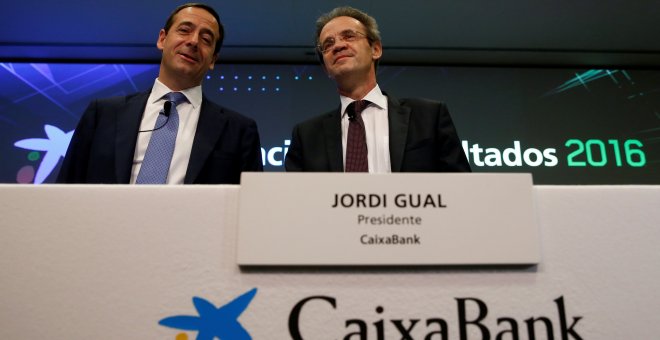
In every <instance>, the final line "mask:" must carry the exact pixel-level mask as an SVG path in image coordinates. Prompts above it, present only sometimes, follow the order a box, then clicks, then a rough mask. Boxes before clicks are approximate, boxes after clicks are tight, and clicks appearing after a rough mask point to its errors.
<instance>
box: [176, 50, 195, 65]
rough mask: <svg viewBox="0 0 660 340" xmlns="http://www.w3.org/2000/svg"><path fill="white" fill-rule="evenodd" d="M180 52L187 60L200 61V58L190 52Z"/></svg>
mask: <svg viewBox="0 0 660 340" xmlns="http://www.w3.org/2000/svg"><path fill="white" fill-rule="evenodd" d="M178 54H179V55H180V56H182V57H183V59H186V60H187V61H189V62H195V63H196V62H199V60H198V59H197V58H196V57H194V56H192V55H190V54H186V53H183V52H179V53H178Z"/></svg>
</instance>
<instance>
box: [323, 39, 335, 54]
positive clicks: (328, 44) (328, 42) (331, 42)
mask: <svg viewBox="0 0 660 340" xmlns="http://www.w3.org/2000/svg"><path fill="white" fill-rule="evenodd" d="M334 44H335V41H334V40H326V41H325V42H324V43H323V50H324V51H325V50H327V49H329V48H330V47H332V45H334Z"/></svg>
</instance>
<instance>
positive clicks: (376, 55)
mask: <svg viewBox="0 0 660 340" xmlns="http://www.w3.org/2000/svg"><path fill="white" fill-rule="evenodd" d="M382 56H383V44H382V43H381V42H380V41H374V42H373V43H372V44H371V59H373V60H378V59H380V57H382Z"/></svg>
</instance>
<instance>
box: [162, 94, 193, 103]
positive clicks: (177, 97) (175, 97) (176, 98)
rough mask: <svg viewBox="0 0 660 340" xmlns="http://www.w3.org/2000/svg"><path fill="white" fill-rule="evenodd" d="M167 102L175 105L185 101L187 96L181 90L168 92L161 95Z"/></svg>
mask: <svg viewBox="0 0 660 340" xmlns="http://www.w3.org/2000/svg"><path fill="white" fill-rule="evenodd" d="M163 98H165V100H167V101H168V102H173V103H174V106H177V105H179V104H181V103H183V102H187V101H188V98H186V96H185V95H184V94H183V93H181V92H170V93H168V94H166V95H164V96H163Z"/></svg>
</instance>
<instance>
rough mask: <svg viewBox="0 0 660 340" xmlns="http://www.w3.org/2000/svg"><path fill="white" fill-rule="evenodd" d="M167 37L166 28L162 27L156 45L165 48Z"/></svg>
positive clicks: (161, 48) (160, 48)
mask: <svg viewBox="0 0 660 340" xmlns="http://www.w3.org/2000/svg"><path fill="white" fill-rule="evenodd" d="M166 37H167V32H165V30H164V29H161V30H160V32H158V41H156V47H158V49H159V50H161V51H162V50H163V42H164V41H165V38H166Z"/></svg>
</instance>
